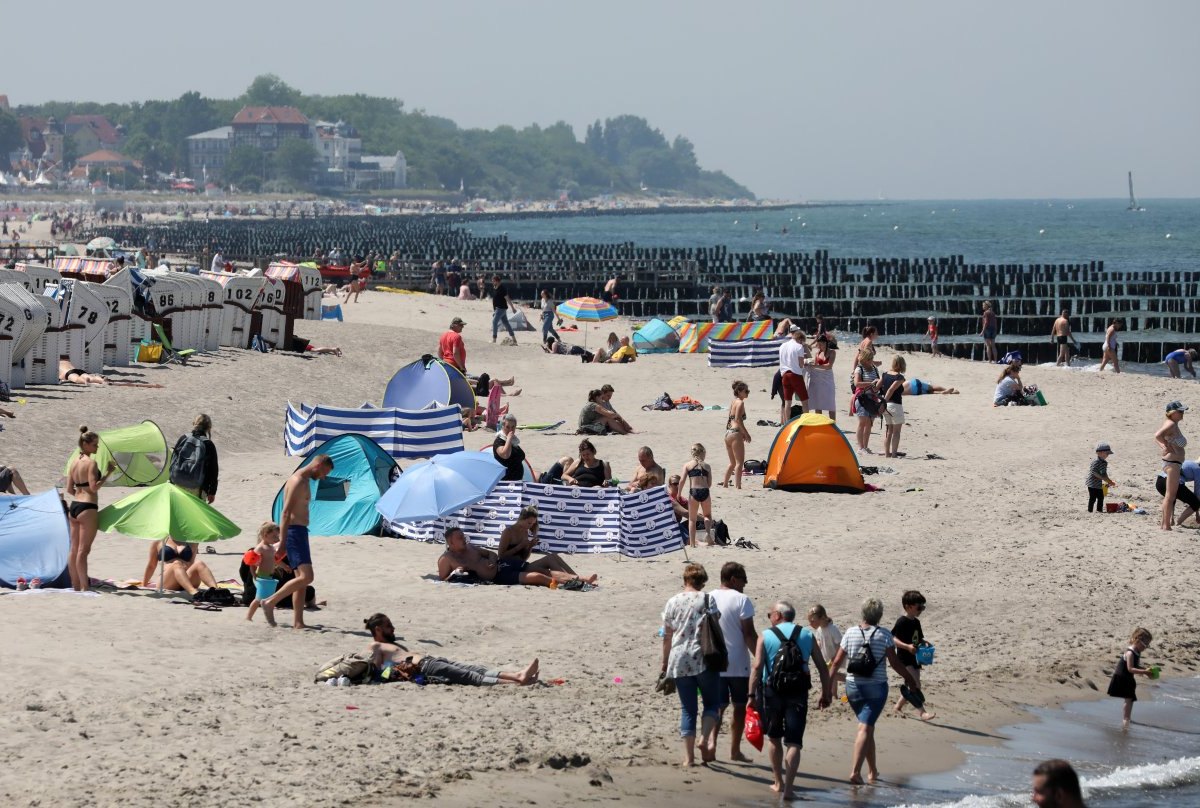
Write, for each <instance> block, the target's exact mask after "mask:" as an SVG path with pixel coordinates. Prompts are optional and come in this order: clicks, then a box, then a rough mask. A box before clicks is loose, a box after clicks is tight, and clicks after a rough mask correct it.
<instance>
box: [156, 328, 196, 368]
mask: <svg viewBox="0 0 1200 808" xmlns="http://www.w3.org/2000/svg"><path fill="white" fill-rule="evenodd" d="M154 333H155V334H156V335H157V336H158V341H159V342H161V343H162V348H163V355H164V356H165V357H166V363H167V364H168V365H169V364H170V363H172V362H178V363H179V364H181V365H186V364H187V361H188V357H190V356H191V355H192V354H194V353H195V352H196V349H195V348H180V349H179V350H176V349H175V348H172V347H171V340H170V338H169V337H167V332H166V331H165V330H163V327H162V324H161V323H155V324H154Z"/></svg>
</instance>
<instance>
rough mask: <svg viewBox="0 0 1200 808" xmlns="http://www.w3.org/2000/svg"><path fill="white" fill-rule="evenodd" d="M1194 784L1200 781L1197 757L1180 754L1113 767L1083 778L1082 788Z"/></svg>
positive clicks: (1103, 788)
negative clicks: (1159, 761) (1161, 761)
mask: <svg viewBox="0 0 1200 808" xmlns="http://www.w3.org/2000/svg"><path fill="white" fill-rule="evenodd" d="M1195 783H1200V757H1182V758H1176V759H1174V760H1168V761H1167V762H1166V763H1147V764H1144V765H1141V766H1125V767H1122V768H1119V769H1113V770H1112V771H1111V772H1109V773H1108V774H1105V775H1102V776H1100V777H1089V778H1086V779H1084V781H1083V789H1084V791H1089V790H1091V789H1102V790H1109V789H1127V788H1175V787H1178V786H1186V785H1193V784H1195Z"/></svg>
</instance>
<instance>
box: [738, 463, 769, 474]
mask: <svg viewBox="0 0 1200 808" xmlns="http://www.w3.org/2000/svg"><path fill="white" fill-rule="evenodd" d="M766 472H767V464H766V462H765V461H762V460H747V461H746V462H745V463H743V464H742V473H743V474H766Z"/></svg>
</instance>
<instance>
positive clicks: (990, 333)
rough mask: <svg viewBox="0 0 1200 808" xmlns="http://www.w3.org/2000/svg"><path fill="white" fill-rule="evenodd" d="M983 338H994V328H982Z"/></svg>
mask: <svg viewBox="0 0 1200 808" xmlns="http://www.w3.org/2000/svg"><path fill="white" fill-rule="evenodd" d="M983 338H984V339H995V338H996V329H994V328H985V329H983Z"/></svg>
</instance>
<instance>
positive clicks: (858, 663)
mask: <svg viewBox="0 0 1200 808" xmlns="http://www.w3.org/2000/svg"><path fill="white" fill-rule="evenodd" d="M858 632H859V633H860V634H862V635H863V644H862V647H861V648H859V649H858V650H857V651H856V652H855V653H854V656H852V657H850V661H849V662H848V663H846V673H852V674H854V675H855V676H870V675H871V674H873V673H874V672H875V669H876V668H878V667H879V660H878V659H876V658H875V651H873V650H872V649H871V640H872V639H873V638H874V637H875V629H871V636H870V637H868V636H867V632H865V631H863V630H862V628H859V630H858Z"/></svg>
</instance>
